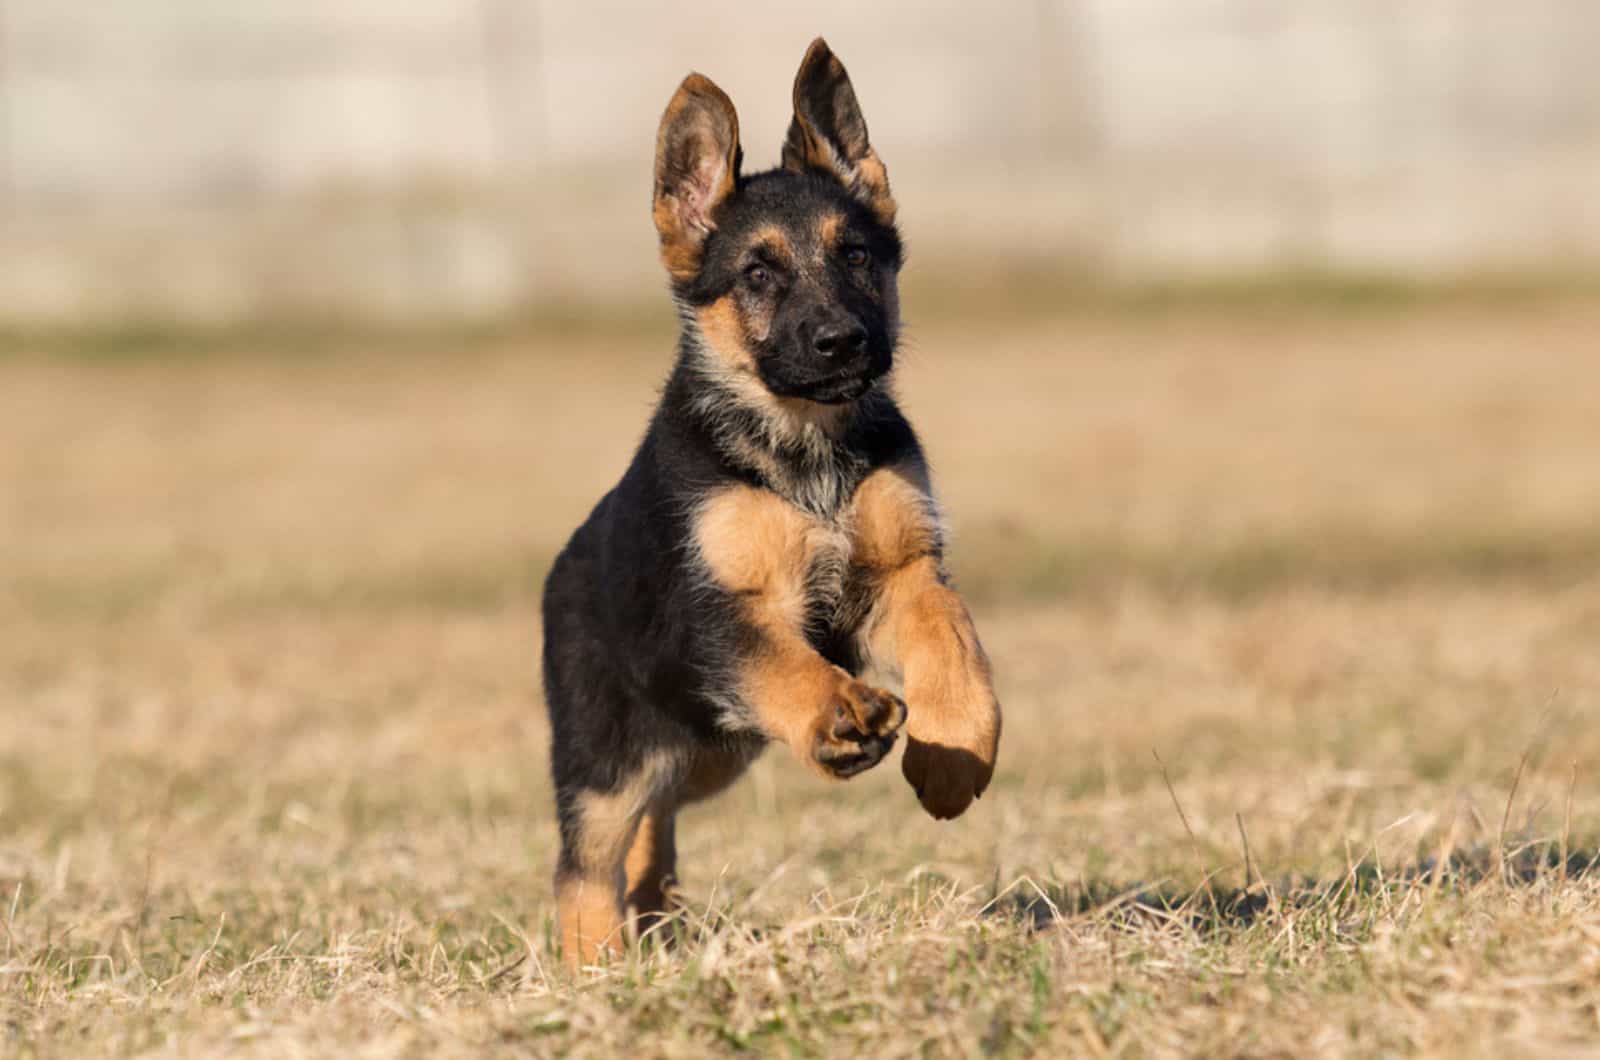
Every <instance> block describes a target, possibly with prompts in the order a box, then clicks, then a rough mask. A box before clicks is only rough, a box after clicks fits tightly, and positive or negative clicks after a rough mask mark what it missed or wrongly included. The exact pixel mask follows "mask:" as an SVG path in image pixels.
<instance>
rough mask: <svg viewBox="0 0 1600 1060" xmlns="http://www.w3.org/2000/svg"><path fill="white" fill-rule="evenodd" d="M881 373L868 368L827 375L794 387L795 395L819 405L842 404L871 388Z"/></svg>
mask: <svg viewBox="0 0 1600 1060" xmlns="http://www.w3.org/2000/svg"><path fill="white" fill-rule="evenodd" d="M881 374H882V373H880V372H873V371H870V370H865V371H859V372H849V373H846V374H842V375H835V376H829V377H828V378H826V379H819V380H817V381H815V382H812V383H806V384H805V385H803V386H801V387H798V388H796V389H797V391H798V392H797V393H796V394H795V395H794V396H795V397H802V398H805V399H806V400H808V401H815V402H817V403H818V404H821V405H843V404H847V403H849V402H851V401H854V400H856V399H857V398H859V397H861V396H862V395H863V394H865V393H866V392H867V391H869V390H871V389H872V387H873V384H875V383H876V382H877V381H878V379H879V377H880V376H881Z"/></svg>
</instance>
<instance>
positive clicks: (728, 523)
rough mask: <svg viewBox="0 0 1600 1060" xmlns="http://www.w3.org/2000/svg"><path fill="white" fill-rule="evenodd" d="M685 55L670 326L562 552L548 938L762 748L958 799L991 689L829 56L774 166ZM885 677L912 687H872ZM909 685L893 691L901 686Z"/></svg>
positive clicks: (981, 752) (979, 781)
mask: <svg viewBox="0 0 1600 1060" xmlns="http://www.w3.org/2000/svg"><path fill="white" fill-rule="evenodd" d="M740 159H741V154H740V150H739V119H738V116H737V115H736V114H735V113H734V109H733V104H732V102H730V101H729V99H728V97H727V96H726V95H725V94H723V92H722V90H721V89H719V88H718V87H717V86H716V85H714V84H712V83H711V82H710V81H709V80H707V79H706V78H704V77H702V76H700V75H699V74H690V75H689V76H688V77H687V78H685V79H684V82H683V84H682V85H681V86H679V88H678V91H677V94H676V95H674V96H673V97H672V102H670V103H669V104H668V105H667V109H666V113H665V114H663V115H662V118H661V129H660V132H659V134H658V136H657V139H656V160H655V205H654V214H655V223H656V229H657V231H658V232H659V233H660V235H661V259H662V261H663V263H664V264H665V265H666V269H667V273H668V275H669V276H670V278H671V282H672V292H673V297H674V300H675V301H676V303H677V306H678V311H679V316H680V318H681V320H682V335H681V337H680V339H679V341H678V356H677V362H676V364H675V365H674V366H673V369H672V374H671V376H670V378H668V380H667V383H666V386H665V388H664V390H663V392H662V395H661V402H660V404H659V406H658V407H657V408H656V411H655V415H654V417H653V418H652V419H651V421H650V427H649V430H648V432H647V433H646V434H645V437H644V441H643V442H642V443H640V446H639V450H638V452H637V453H636V454H635V455H634V457H633V462H632V463H631V464H630V465H629V466H628V469H627V471H626V472H625V473H624V474H623V476H622V481H621V482H619V483H618V484H617V486H616V488H614V489H613V490H612V491H611V492H610V493H608V494H606V496H605V497H604V498H602V499H601V501H600V503H599V504H598V505H597V506H596V507H595V509H594V511H593V513H592V514H590V516H589V518H588V520H587V521H586V522H585V523H584V524H583V525H582V526H580V527H579V528H578V530H577V531H576V532H575V533H574V534H573V535H572V540H571V541H569V542H568V544H567V547H566V548H565V549H564V550H563V551H562V553H561V555H560V556H559V557H557V559H556V562H555V565H554V567H553V568H552V569H551V572H550V577H549V580H548V582H547V583H546V585H545V591H544V638H545V639H544V684H545V698H546V701H547V703H548V705H549V710H550V726H551V731H552V747H551V757H552V760H553V767H554V774H555V790H556V803H557V812H558V814H559V817H560V826H561V856H560V862H559V865H558V867H557V869H556V900H557V904H558V916H559V919H560V925H561V938H562V946H563V952H564V954H565V957H566V959H567V960H568V961H569V962H571V963H574V964H585V963H589V962H591V961H593V960H594V959H596V958H597V957H598V956H599V955H600V954H601V953H602V952H603V951H605V950H607V949H611V948H614V947H616V946H617V945H619V944H620V942H621V940H622V937H623V931H624V926H625V924H626V922H627V917H628V915H629V911H630V910H631V911H632V912H633V914H634V915H635V916H637V917H640V918H643V919H646V920H648V919H650V918H653V917H655V916H657V915H659V914H660V913H662V912H663V911H664V910H665V909H666V907H667V902H668V894H667V891H668V888H669V885H670V883H671V881H672V874H673V867H674V865H673V863H674V857H675V851H674V844H673V818H674V816H675V814H676V813H677V811H678V809H679V807H681V806H683V805H684V804H686V803H689V802H693V801H695V800H698V799H703V798H706V797H707V796H710V795H713V794H716V793H717V792H719V791H721V790H722V789H723V788H726V787H727V786H728V785H729V784H731V783H732V782H733V781H734V780H735V779H736V778H737V777H738V776H739V774H740V773H741V772H743V771H744V769H745V767H746V766H747V765H749V763H750V762H751V760H752V759H754V758H755V757H756V756H757V755H758V754H760V753H761V751H762V749H763V748H764V747H765V746H766V745H767V744H768V743H770V742H772V741H778V742H780V743H783V744H786V745H787V746H788V747H789V749H790V750H791V751H793V752H794V753H795V754H796V755H798V756H799V757H800V759H801V760H802V761H804V762H805V763H807V764H808V765H809V766H810V767H811V768H812V769H814V770H815V771H816V772H817V773H819V774H821V775H822V776H824V777H830V778H834V779H844V778H847V777H851V776H854V775H855V774H857V773H860V772H861V771H862V770H865V769H870V768H871V767H873V766H875V765H877V764H878V762H879V761H881V760H882V759H883V757H884V756H885V755H886V754H888V753H889V750H890V748H891V747H893V746H894V743H895V739H896V737H897V736H898V734H899V732H900V730H901V729H902V727H903V728H904V729H905V732H906V735H907V741H906V751H905V755H904V758H903V759H902V762H901V769H902V772H903V773H904V774H905V778H906V780H907V781H909V782H910V784H911V787H912V788H913V789H914V790H915V791H916V794H917V798H918V799H920V800H921V802H922V805H923V808H924V809H926V810H927V811H928V812H929V813H930V814H932V815H933V816H934V817H938V818H950V817H956V816H958V815H959V814H961V813H962V812H963V811H964V810H966V808H967V806H968V805H969V804H970V803H971V802H972V800H973V799H974V798H976V797H977V796H979V795H981V794H983V789H984V788H985V787H986V786H987V785H988V783H989V778H990V776H991V775H992V774H993V772H994V760H995V752H996V749H997V747H998V744H999V739H1000V705H999V703H998V702H997V701H996V699H995V694H994V689H993V686H992V682H991V680H990V672H989V662H988V659H987V658H986V657H985V655H984V652H983V648H982V646H981V645H980V644H979V643H978V635H977V631H976V630H974V629H973V625H972V619H971V618H970V617H969V615H968V614H967V609H966V606H965V605H964V604H963V603H962V602H961V598H960V597H959V596H957V595H956V593H955V591H954V590H953V589H952V588H951V587H950V585H949V581H948V579H947V578H946V576H945V572H944V567H943V559H942V539H941V531H940V525H939V519H938V513H937V508H936V506H935V504H934V501H933V496H932V493H931V490H930V487H929V481H928V467H927V463H926V462H925V461H924V459H923V456H922V450H921V448H920V447H919V445H918V444H917V438H916V435H915V434H914V433H913V432H912V430H911V426H910V424H908V423H907V422H906V419H905V417H904V416H902V415H901V413H900V410H899V408H898V407H896V405H895V401H894V397H893V395H892V393H891V391H890V387H889V370H890V368H891V366H892V364H893V359H894V351H895V343H896V340H897V337H898V332H899V326H900V313H899V295H898V287H897V277H898V273H899V269H900V263H901V246H900V237H899V235H898V233H897V232H896V230H895V224H894V217H895V203H894V199H893V198H892V197H891V196H890V194H889V181H888V176H887V173H886V171H885V170H884V167H883V163H882V162H881V161H879V159H878V155H877V153H876V152H875V151H874V150H873V149H872V144H871V143H870V142H869V141H868V139H867V126H866V122H865V121H864V120H863V119H862V117H861V110H860V108H859V107H858V106H857V104H856V96H855V92H854V91H853V90H852V89H851V87H850V78H849V76H848V75H847V74H846V73H845V70H844V66H843V65H841V64H840V62H839V60H838V59H837V58H835V57H834V54H833V53H832V52H831V51H830V50H829V49H828V46H827V44H825V43H824V42H823V41H822V40H820V39H819V40H817V41H815V42H813V43H812V45H811V48H810V49H809V50H808V51H807V52H806V55H805V59H804V60H803V61H802V62H801V64H800V71H799V73H798V74H797V75H796V77H795V83H794V120H793V121H792V122H791V123H790V125H789V132H788V136H787V139H786V140H785V142H784V145H783V162H782V165H780V166H779V167H778V168H777V169H772V170H768V171H766V172H762V173H755V174H749V175H746V174H742V173H741V172H740V168H739V164H740ZM869 664H872V665H875V666H876V667H878V668H879V669H881V670H887V671H888V672H890V673H895V674H898V675H899V677H900V678H901V683H902V685H903V688H904V693H905V702H902V701H901V700H900V698H899V697H898V696H896V695H895V694H894V693H892V692H888V691H885V690H884V689H882V688H878V687H875V686H874V685H871V684H867V683H866V682H864V681H862V680H861V679H860V676H859V675H860V674H862V673H863V671H864V670H865V669H866V668H867V667H868V665H869ZM908 704H909V707H908Z"/></svg>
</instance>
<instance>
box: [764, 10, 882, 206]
mask: <svg viewBox="0 0 1600 1060" xmlns="http://www.w3.org/2000/svg"><path fill="white" fill-rule="evenodd" d="M783 167H784V168H785V169H792V170H795V171H797V172H804V171H805V170H807V169H820V170H823V171H825V172H828V173H832V174H833V175H834V176H835V177H837V178H838V179H839V182H840V183H842V184H843V185H844V186H845V187H846V188H847V189H849V191H850V194H852V195H854V196H855V197H856V198H857V199H860V200H861V201H862V202H864V203H866V204H867V205H868V206H870V207H871V208H872V211H873V213H875V214H877V215H878V219H879V220H880V221H882V222H883V223H884V224H892V223H893V222H894V198H893V197H892V196H891V195H890V194H889V172H888V170H886V169H884V168H883V163H882V162H881V161H879V159H878V153H877V152H876V151H874V150H873V149H872V144H871V142H870V141H868V139H867V122H866V119H865V118H863V117H862V116H861V107H860V105H859V104H858V103H856V91H855V89H854V88H851V87H850V75H849V74H847V73H845V70H844V64H843V63H841V62H840V61H839V57H838V56H836V55H834V54H833V51H832V50H831V49H830V48H829V47H828V42H827V41H825V40H823V39H822V38H821V37H818V38H817V39H816V40H814V41H812V42H811V47H810V48H807V49H806V57H805V58H804V59H801V60H800V71H799V73H797V74H795V75H794V120H793V121H791V122H790V123H789V135H788V136H787V137H786V138H785V139H784V143H783Z"/></svg>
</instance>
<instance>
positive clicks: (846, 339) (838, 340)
mask: <svg viewBox="0 0 1600 1060" xmlns="http://www.w3.org/2000/svg"><path fill="white" fill-rule="evenodd" d="M811 345H812V346H814V347H815V348H816V351H817V352H818V353H820V354H822V356H824V357H854V356H855V355H856V354H859V353H860V352H861V351H862V350H863V349H865V348H866V345H867V329H866V328H864V327H862V326H861V325H860V324H858V323H856V322H855V321H853V320H852V321H848V322H845V321H839V322H837V323H833V324H824V325H823V326H822V327H820V328H818V329H817V333H816V334H815V335H814V336H813V337H812V339H811Z"/></svg>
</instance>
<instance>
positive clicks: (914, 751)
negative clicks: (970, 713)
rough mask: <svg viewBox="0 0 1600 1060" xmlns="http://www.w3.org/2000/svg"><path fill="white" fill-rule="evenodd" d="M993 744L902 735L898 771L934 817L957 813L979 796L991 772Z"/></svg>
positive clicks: (961, 811) (944, 817) (942, 817)
mask: <svg viewBox="0 0 1600 1060" xmlns="http://www.w3.org/2000/svg"><path fill="white" fill-rule="evenodd" d="M994 752H995V748H994V744H993V742H989V741H985V742H983V743H976V742H974V743H973V744H971V745H969V746H952V745H951V744H948V743H932V742H928V741H925V740H919V739H917V738H916V737H915V736H908V737H907V738H906V753H905V756H904V757H902V758H901V759H900V772H901V773H902V774H904V775H905V778H906V782H907V783H909V784H910V785H911V789H912V790H913V791H915V792H916V793H917V801H919V802H921V803H922V808H923V809H924V810H927V811H928V813H929V814H930V815H932V816H933V817H934V818H936V819H938V820H941V821H944V820H949V819H950V818H952V817H960V816H961V815H962V814H963V813H965V812H966V809H967V807H968V806H970V805H971V804H972V800H973V799H976V798H978V797H979V796H981V795H982V794H983V792H984V789H985V788H987V787H988V786H989V781H990V779H991V778H992V777H993V776H994Z"/></svg>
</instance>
